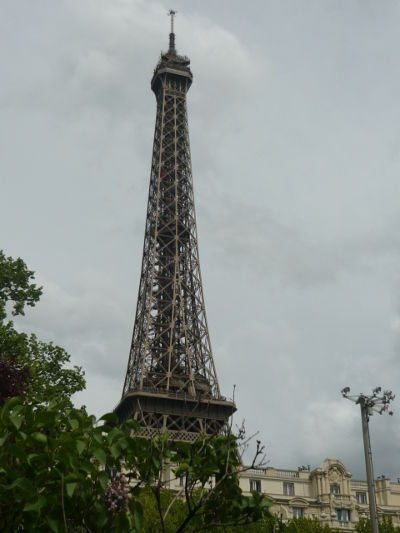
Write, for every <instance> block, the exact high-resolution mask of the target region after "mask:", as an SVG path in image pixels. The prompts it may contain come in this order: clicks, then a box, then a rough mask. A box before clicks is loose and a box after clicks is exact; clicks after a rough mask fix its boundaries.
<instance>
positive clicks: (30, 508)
mask: <svg viewBox="0 0 400 533" xmlns="http://www.w3.org/2000/svg"><path fill="white" fill-rule="evenodd" d="M45 503H46V498H45V497H44V496H39V498H38V499H37V500H36V501H35V502H31V503H26V504H25V506H24V508H23V510H22V511H23V512H24V513H29V512H35V513H39V512H40V510H41V509H42V507H43V506H44V505H45Z"/></svg>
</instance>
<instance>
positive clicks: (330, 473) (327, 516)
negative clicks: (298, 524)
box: [240, 459, 400, 531]
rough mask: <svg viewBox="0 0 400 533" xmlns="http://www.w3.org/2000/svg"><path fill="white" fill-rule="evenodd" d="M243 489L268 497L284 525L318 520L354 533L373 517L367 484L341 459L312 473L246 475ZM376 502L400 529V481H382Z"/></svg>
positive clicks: (257, 472) (256, 472)
mask: <svg viewBox="0 0 400 533" xmlns="http://www.w3.org/2000/svg"><path fill="white" fill-rule="evenodd" d="M240 485H241V488H242V490H243V491H244V493H245V494H246V493H248V494H250V491H257V492H262V493H263V494H265V495H266V496H268V498H269V499H271V501H272V502H273V505H272V512H273V513H274V514H275V515H277V516H278V517H279V518H281V519H282V520H283V521H287V520H290V519H291V518H296V517H302V516H304V517H309V518H312V517H315V518H318V519H319V520H321V522H325V523H327V524H328V525H329V526H330V527H332V528H339V529H341V530H343V531H351V530H352V529H353V528H354V526H355V524H356V523H357V522H358V521H359V519H360V518H366V517H368V515H369V507H368V487H367V482H366V481H360V480H355V479H352V476H351V473H350V472H349V471H348V470H347V469H346V467H345V466H344V465H343V463H341V462H340V461H339V460H338V459H325V461H324V462H323V463H322V465H321V466H320V467H318V468H314V469H312V470H311V468H310V467H309V466H307V467H304V466H303V467H300V468H298V469H297V470H283V469H278V468H273V467H268V468H262V469H261V468H260V469H251V470H248V471H246V472H245V473H243V474H242V476H241V479H240ZM376 498H377V506H378V513H379V515H380V516H383V515H385V516H390V517H391V518H392V520H393V524H394V525H398V526H400V479H399V480H397V481H396V482H393V481H391V480H390V479H389V478H386V477H384V476H381V477H379V478H378V479H377V480H376Z"/></svg>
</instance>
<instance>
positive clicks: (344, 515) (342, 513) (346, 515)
mask: <svg viewBox="0 0 400 533" xmlns="http://www.w3.org/2000/svg"><path fill="white" fill-rule="evenodd" d="M336 516H337V519H338V520H339V522H350V511H349V509H336Z"/></svg>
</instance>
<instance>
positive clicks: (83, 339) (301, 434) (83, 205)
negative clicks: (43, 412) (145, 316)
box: [0, 0, 400, 476]
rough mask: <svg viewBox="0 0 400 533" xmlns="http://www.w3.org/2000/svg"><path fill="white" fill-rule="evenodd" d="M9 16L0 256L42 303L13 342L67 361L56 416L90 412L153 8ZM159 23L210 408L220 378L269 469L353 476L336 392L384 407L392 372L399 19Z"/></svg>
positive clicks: (134, 235) (196, 15) (133, 164)
mask: <svg viewBox="0 0 400 533" xmlns="http://www.w3.org/2000/svg"><path fill="white" fill-rule="evenodd" d="M23 5H24V9H21V3H16V2H13V1H12V0H6V1H5V2H3V5H2V20H1V21H0V25H1V28H0V29H1V34H2V42H3V46H2V47H1V50H0V60H1V64H2V69H1V72H0V78H1V83H0V112H1V120H0V144H1V146H2V157H1V158H0V179H1V188H2V198H3V196H4V198H6V200H5V201H4V202H3V204H2V209H1V210H0V228H2V229H3V232H2V235H1V237H2V247H4V248H5V250H6V252H7V253H9V254H12V255H14V256H22V257H23V258H24V259H25V260H26V261H27V263H28V264H29V265H30V267H31V268H33V269H34V270H36V271H37V272H38V273H40V277H41V280H42V282H43V285H44V287H45V296H44V298H43V300H42V302H41V303H40V304H39V306H38V307H37V308H36V309H35V310H33V311H32V312H31V313H29V314H28V315H27V317H26V319H24V320H23V321H20V322H18V324H19V327H21V328H29V329H31V330H34V331H37V332H38V334H39V335H40V336H42V337H43V338H45V339H47V340H53V341H55V342H56V343H58V344H60V345H63V346H65V347H66V348H67V349H68V350H69V351H70V352H71V354H72V356H73V362H74V363H78V364H83V366H84V367H85V368H86V372H87V378H88V389H87V391H86V392H85V393H84V394H82V395H80V396H79V397H78V398H77V402H80V401H82V402H84V403H86V404H87V405H88V408H89V410H90V411H94V412H96V413H97V414H101V413H102V412H104V411H106V410H109V409H111V408H112V407H113V406H114V405H115V403H116V402H117V400H118V398H119V395H120V393H121V388H122V383H123V379H124V372H125V368H126V364H127V357H128V350H129V343H130V340H131V332H132V326H133V316H134V311H135V306H136V296H137V287H138V282H139V274H140V261H141V252H142V243H143V231H144V220H145V210H146V200H147V188H148V176H149V168H150V157H151V143H152V134H153V125H154V117H155V104H154V95H153V94H151V91H150V87H149V85H150V78H151V74H152V69H153V68H154V66H155V64H156V61H157V59H158V57H159V53H160V51H161V49H162V48H165V47H166V44H167V37H168V20H167V17H166V8H165V6H164V5H162V4H161V3H160V2H154V1H149V0H146V1H145V0H140V1H139V0H132V1H129V2H125V1H123V2H120V1H117V0H115V1H109V0H79V1H78V0H73V1H71V2H56V3H54V2H47V3H46V2H43V3H41V4H40V5H35V6H33V4H32V3H31V2H25V3H24V4H23ZM176 7H177V9H178V12H179V13H178V17H177V46H178V50H179V51H180V52H181V53H187V54H188V55H189V56H190V58H191V61H192V67H193V72H194V83H193V87H192V88H191V90H190V93H189V102H188V103H189V120H190V131H191V143H192V154H193V169H194V182H195V193H196V202H197V216H198V226H199V238H200V256H201V264H202V273H203V281H204V285H205V287H204V289H205V295H206V305H207V310H208V318H209V324H210V329H211V340H212V342H213V346H214V354H215V359H216V366H217V370H218V373H219V378H220V381H221V386H222V389H223V392H224V393H225V394H226V395H230V393H231V391H232V386H233V384H234V383H236V385H237V402H238V407H239V413H238V419H240V418H246V420H247V423H248V427H249V430H250V431H256V430H259V431H260V437H261V438H262V440H264V441H265V442H266V444H267V447H268V453H269V458H270V459H271V464H275V465H277V466H281V467H290V466H293V467H296V466H298V464H300V463H304V464H308V463H310V464H312V465H314V466H316V465H318V464H319V463H320V462H321V461H322V460H323V459H324V457H325V456H326V455H336V456H339V458H341V459H343V460H344V462H345V463H346V466H347V467H348V468H349V469H350V470H352V471H353V472H354V473H356V474H357V475H360V476H362V475H363V463H362V457H361V455H360V434H359V428H358V419H357V416H358V415H357V413H356V411H355V410H354V409H353V406H351V405H348V406H347V407H346V404H345V401H344V400H341V398H340V396H339V391H340V389H341V388H342V387H343V386H344V385H347V384H348V385H350V386H352V387H353V388H357V389H359V390H360V391H361V390H368V388H369V387H373V386H376V385H382V386H387V387H392V388H393V389H394V390H395V389H396V386H397V383H398V377H399V371H400V369H399V358H398V353H399V344H398V343H399V335H398V329H396V328H397V326H396V324H397V322H396V320H397V319H396V317H398V315H399V307H398V294H399V275H398V272H399V249H400V247H399V244H400V242H399V238H398V231H397V227H398V217H399V208H398V198H399V194H400V189H399V183H400V182H399V180H398V170H399V169H398V139H399V128H398V120H397V118H398V116H399V111H400V109H399V106H398V94H399V91H398V89H399V86H400V72H399V66H398V60H397V56H396V54H394V53H393V50H396V49H397V48H398V46H399V45H400V42H399V33H398V24H399V18H400V10H399V7H398V6H396V7H395V4H394V3H390V2H389V3H387V4H386V5H385V8H384V9H382V8H381V6H379V9H377V8H376V7H374V6H373V5H372V4H368V6H366V4H361V3H352V4H346V5H344V4H343V5H340V6H339V5H338V4H337V5H333V4H332V5H330V6H327V4H325V3H321V2H311V3H309V4H308V5H307V6H306V7H304V5H302V6H301V7H299V6H297V5H296V6H294V5H293V4H291V6H290V8H289V7H288V4H285V3H284V2H279V1H275V0H269V1H268V2H262V1H255V2H254V4H253V5H252V9H250V10H246V12H243V6H242V3H241V2H238V1H236V0H233V1H232V0H229V2H227V1H225V0H221V1H220V2H217V3H216V2H211V1H208V0H204V2H202V3H201V4H200V3H198V2H191V1H187V0H185V1H184V2H183V1H181V0H177V4H176ZM22 36H23V39H22ZM3 191H4V192H3ZM395 392H399V391H396V390H395ZM299 406H300V408H299ZM395 409H396V406H395ZM373 426H374V427H373V445H374V450H375V458H376V468H377V472H378V473H380V472H381V471H382V470H384V471H385V472H382V473H386V474H388V475H392V476H396V475H398V474H399V472H398V466H397V465H398V462H397V458H398V452H399V450H398V445H397V444H396V443H397V442H399V435H398V431H399V425H398V422H397V421H396V418H393V419H389V418H388V417H387V418H386V419H384V418H383V417H381V418H380V419H376V420H374V421H373ZM316 434H317V435H318V439H315V438H314V435H316Z"/></svg>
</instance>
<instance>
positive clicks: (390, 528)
mask: <svg viewBox="0 0 400 533" xmlns="http://www.w3.org/2000/svg"><path fill="white" fill-rule="evenodd" d="M354 531H355V532H356V533H371V531H372V529H371V521H370V519H369V518H367V519H366V518H362V519H361V520H360V521H359V522H358V524H357V525H356V527H355V530H354ZM379 531H380V533H400V527H395V526H394V525H393V523H392V519H391V518H390V517H387V516H384V517H382V519H381V520H380V521H379Z"/></svg>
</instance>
